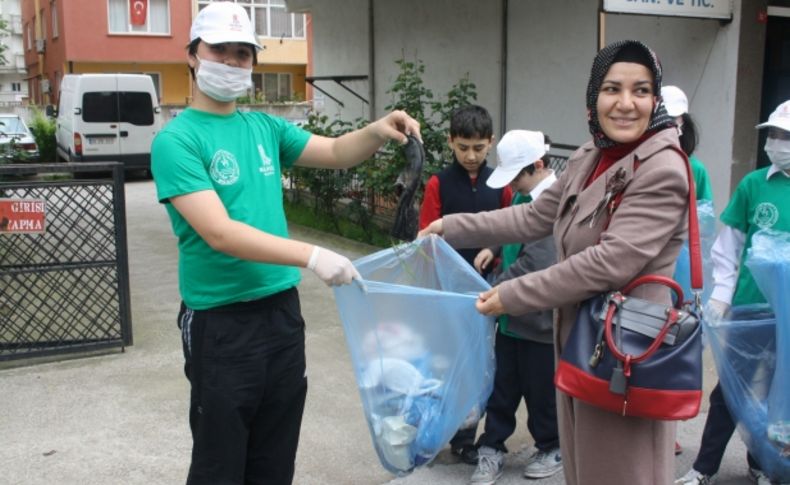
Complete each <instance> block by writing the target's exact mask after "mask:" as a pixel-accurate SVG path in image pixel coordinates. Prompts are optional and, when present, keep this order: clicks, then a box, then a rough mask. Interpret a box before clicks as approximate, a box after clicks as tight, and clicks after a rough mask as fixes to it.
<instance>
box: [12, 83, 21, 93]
mask: <svg viewBox="0 0 790 485" xmlns="http://www.w3.org/2000/svg"><path fill="white" fill-rule="evenodd" d="M11 91H16V92H20V91H22V83H11Z"/></svg>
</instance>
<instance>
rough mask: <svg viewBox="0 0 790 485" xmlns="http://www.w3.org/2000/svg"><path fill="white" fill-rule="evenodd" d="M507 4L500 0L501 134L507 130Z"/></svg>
mask: <svg viewBox="0 0 790 485" xmlns="http://www.w3.org/2000/svg"><path fill="white" fill-rule="evenodd" d="M507 6H508V0H502V29H501V30H502V49H501V50H502V61H501V66H502V70H501V73H500V75H501V77H502V80H501V83H502V85H501V86H500V88H499V93H500V94H499V106H500V110H499V111H500V115H499V126H500V133H501V134H505V133H506V132H507ZM500 136H501V135H500Z"/></svg>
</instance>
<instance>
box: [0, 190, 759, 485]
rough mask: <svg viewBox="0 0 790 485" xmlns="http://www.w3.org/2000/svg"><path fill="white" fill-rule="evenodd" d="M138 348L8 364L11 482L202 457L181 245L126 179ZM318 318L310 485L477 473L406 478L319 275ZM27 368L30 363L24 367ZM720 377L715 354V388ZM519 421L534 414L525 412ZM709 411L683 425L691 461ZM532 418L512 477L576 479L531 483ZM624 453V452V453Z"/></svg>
mask: <svg viewBox="0 0 790 485" xmlns="http://www.w3.org/2000/svg"><path fill="white" fill-rule="evenodd" d="M126 196H127V211H128V215H127V218H128V229H129V230H128V234H129V253H130V274H131V293H132V317H133V326H134V339H135V345H134V346H132V347H130V348H128V349H126V351H125V352H123V353H120V352H114V353H109V354H104V355H99V356H91V357H87V358H85V357H83V358H79V359H72V360H64V361H58V362H50V363H38V364H36V365H28V366H22V367H10V368H9V366H8V365H5V368H0V437H2V446H0V470H2V472H0V483H2V484H4V485H5V484H9V485H53V484H55V485H108V484H125V485H136V484H139V485H152V484H177V483H183V482H184V478H185V476H186V470H187V466H188V463H189V452H190V435H189V428H188V424H187V414H186V413H187V405H188V386H187V381H186V379H185V378H184V376H183V374H182V371H181V366H182V356H181V346H180V341H179V333H178V331H177V329H176V326H175V315H176V310H177V307H178V303H179V298H178V294H177V287H176V258H177V256H176V250H175V240H174V238H173V236H172V234H171V231H170V227H169V222H168V220H167V217H166V215H165V212H164V210H163V209H162V208H161V207H160V206H159V205H158V204H157V203H156V200H155V194H154V189H153V184H152V182H150V181H133V182H129V183H127V185H126ZM292 236H293V237H295V238H299V239H304V240H307V241H311V242H320V243H321V244H322V245H326V246H329V247H332V248H333V249H335V250H337V251H339V252H341V253H343V254H346V255H347V256H349V257H352V258H354V257H359V256H362V255H364V254H367V253H369V252H371V251H372V250H373V249H372V248H370V247H366V246H363V245H359V244H355V243H351V242H349V241H346V240H342V239H339V238H335V237H331V236H328V235H326V234H323V233H318V232H315V231H311V230H307V229H303V228H293V229H292ZM300 292H301V297H302V304H303V312H304V315H305V319H306V321H307V359H308V374H309V382H310V383H309V391H308V396H307V407H306V411H305V416H304V423H303V427H302V438H301V442H300V448H299V454H298V457H297V466H296V478H295V481H294V483H296V484H299V485H312V484H330V485H334V484H343V485H346V484H353V485H356V484H360V485H368V484H371V485H372V484H385V483H388V484H391V485H407V484H408V485H412V484H451V483H452V484H463V483H466V481H467V480H468V477H469V476H470V475H471V473H472V471H473V469H472V467H471V466H469V465H465V464H462V463H458V462H456V460H455V459H454V457H452V456H451V455H450V454H449V453H448V452H447V450H445V451H443V452H442V453H441V454H440V455H439V456H438V457H437V459H436V460H435V462H434V464H433V465H431V466H429V467H426V468H423V469H421V470H418V471H416V472H415V473H413V474H411V475H409V476H407V477H403V478H396V477H393V476H392V475H391V474H389V473H388V472H386V471H385V470H384V469H383V468H382V467H381V466H380V465H379V462H378V458H377V457H376V455H375V452H374V451H373V448H372V445H371V441H370V436H369V434H368V430H367V426H366V424H365V421H364V418H363V415H362V408H361V404H360V398H359V394H358V393H357V390H356V384H355V382H354V376H353V371H352V368H351V364H350V359H349V355H348V351H347V349H346V344H345V340H344V336H343V332H342V327H341V325H340V322H339V320H338V316H337V310H336V307H335V303H334V300H333V296H332V292H331V291H330V290H329V289H328V288H327V287H325V286H324V285H323V284H322V283H321V282H320V281H319V280H318V279H317V278H316V277H315V276H313V275H312V274H309V273H305V274H304V280H303V283H302V285H301V286H300ZM17 365H18V364H17ZM714 384H715V375H714V373H713V369H712V366H711V365H710V362H708V364H707V365H706V386H707V387H708V388H710V387H712V386H713V385H714ZM520 412H521V418H520V419H519V423H524V422H525V419H524V411H523V408H522V410H521V411H520ZM704 417H705V415H704V414H702V415H700V416H699V417H697V418H696V419H694V420H691V421H688V422H684V423H681V424H680V427H679V432H678V435H679V440H680V442H681V444H682V445H683V446H684V447H685V449H686V451H685V452H684V453H683V455H681V456H680V457H679V459H678V475H680V474H682V473H683V472H685V471H686V470H687V469H688V467H689V466H690V461H691V460H692V458H693V454H694V453H695V452H696V449H697V447H698V441H699V438H698V437H699V433H700V431H701V428H702V424H703V422H704ZM530 444H531V439H530V438H529V436H528V434H527V432H526V430H525V426H524V425H523V424H520V427H519V429H518V431H517V432H516V434H515V435H514V436H513V437H512V438H511V440H510V441H509V442H508V446H509V447H510V449H511V450H513V451H514V453H513V455H512V456H510V457H509V458H508V461H507V466H506V470H505V476H504V477H503V478H502V480H500V482H499V483H500V484H503V485H508V484H522V485H523V484H525V483H530V484H535V485H546V484H562V483H564V481H563V480H562V478H561V476H555V477H553V478H550V479H544V480H539V481H527V480H525V479H523V478H521V473H520V471H521V469H522V467H523V465H524V462H525V460H526V457H527V456H528V455H529V453H530V452H531V449H530V448H529V447H530ZM744 456H745V449H744V447H743V445H742V444H741V442H740V440H739V439H737V438H736V439H734V440H733V442H732V443H731V445H730V447H729V449H728V451H727V455H726V456H725V461H724V465H723V468H722V473H721V475H722V479H721V480H720V481H719V483H720V484H724V485H743V484H747V483H750V482H749V481H748V480H747V479H746V478H745V476H746V464H745V458H744ZM613 459H616V457H613Z"/></svg>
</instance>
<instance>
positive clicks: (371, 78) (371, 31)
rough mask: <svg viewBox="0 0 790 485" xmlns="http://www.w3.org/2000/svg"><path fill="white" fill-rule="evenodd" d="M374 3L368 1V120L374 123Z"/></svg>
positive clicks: (370, 0) (372, 0)
mask: <svg viewBox="0 0 790 485" xmlns="http://www.w3.org/2000/svg"><path fill="white" fill-rule="evenodd" d="M374 1H375V0H368V64H369V67H368V89H369V90H370V93H369V94H368V99H369V100H370V104H369V106H370V108H369V112H368V120H369V121H373V120H374V119H376V28H375V22H376V15H375V10H374Z"/></svg>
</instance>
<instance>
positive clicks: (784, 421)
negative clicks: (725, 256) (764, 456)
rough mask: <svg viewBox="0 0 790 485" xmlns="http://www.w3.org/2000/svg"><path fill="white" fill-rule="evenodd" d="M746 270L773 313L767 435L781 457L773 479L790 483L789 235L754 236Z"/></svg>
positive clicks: (764, 233)
mask: <svg viewBox="0 0 790 485" xmlns="http://www.w3.org/2000/svg"><path fill="white" fill-rule="evenodd" d="M746 266H747V267H748V268H749V271H751V273H752V276H753V277H754V280H755V282H757V286H758V287H759V288H760V291H761V292H762V294H763V295H764V296H765V298H766V300H768V303H769V304H770V305H771V308H773V310H774V313H776V322H777V326H776V370H775V371H774V380H773V384H772V387H771V390H770V393H769V396H768V400H767V406H768V411H767V412H768V429H767V433H768V439H769V440H770V441H771V442H772V443H773V444H774V446H776V448H777V449H778V451H779V452H780V454H781V455H782V456H783V457H784V474H783V475H782V474H780V475H777V476H776V478H775V479H779V480H781V481H782V482H790V385H788V383H790V299H788V295H790V233H788V232H780V231H773V230H761V231H759V232H757V233H755V234H754V235H753V236H752V246H751V248H750V249H749V253H748V255H747V259H746Z"/></svg>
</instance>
